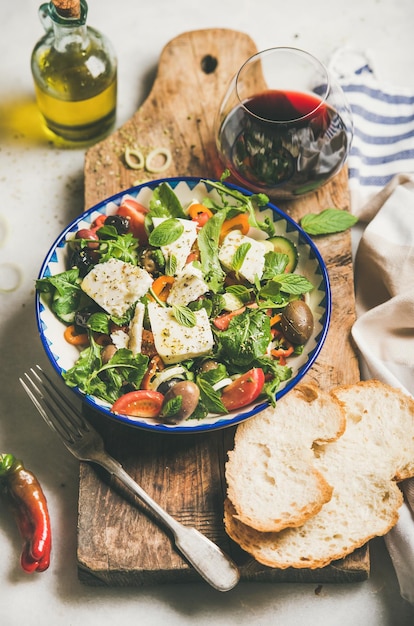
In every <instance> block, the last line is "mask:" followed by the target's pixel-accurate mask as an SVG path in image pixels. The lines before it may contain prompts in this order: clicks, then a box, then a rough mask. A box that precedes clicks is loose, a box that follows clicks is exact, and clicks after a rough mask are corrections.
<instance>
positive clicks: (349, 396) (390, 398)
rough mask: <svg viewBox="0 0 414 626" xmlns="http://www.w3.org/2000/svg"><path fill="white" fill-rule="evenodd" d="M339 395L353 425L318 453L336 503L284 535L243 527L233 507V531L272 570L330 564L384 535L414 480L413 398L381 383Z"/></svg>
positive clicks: (229, 524)
mask: <svg viewBox="0 0 414 626" xmlns="http://www.w3.org/2000/svg"><path fill="white" fill-rule="evenodd" d="M332 395H333V396H334V397H336V398H337V399H338V400H340V402H341V403H342V404H343V405H344V406H345V411H346V415H347V427H346V430H345V432H344V434H343V435H342V436H341V437H339V438H338V439H337V440H336V441H333V442H332V443H329V444H327V445H325V446H323V447H321V448H319V449H318V450H315V454H316V459H315V466H316V468H317V470H318V471H319V472H320V473H321V474H323V475H324V477H325V479H326V481H327V482H328V483H329V484H330V485H331V486H332V487H333V493H332V498H331V499H330V500H329V502H327V503H326V504H324V506H323V507H322V508H321V509H320V511H319V512H318V513H316V514H315V515H314V516H313V517H311V518H309V519H308V520H307V521H306V522H305V523H304V524H303V525H301V526H300V527H297V528H286V529H285V530H282V531H281V532H259V531H257V530H256V529H254V528H252V527H250V526H249V525H246V524H244V523H242V522H241V521H240V520H239V519H238V515H237V509H235V508H234V507H233V504H232V503H231V502H230V501H229V500H228V501H227V502H226V506H225V527H226V530H227V532H228V534H229V535H230V536H231V537H232V538H233V539H234V540H235V541H236V542H237V543H239V544H240V546H241V547H242V548H243V549H244V550H246V551H247V552H249V553H250V554H251V555H252V556H253V557H254V558H255V559H256V560H257V561H259V562H261V563H263V564H265V565H268V566H270V567H278V568H281V569H285V568H287V567H295V568H310V569H314V568H318V567H323V566H325V565H328V564H329V563H330V562H332V561H333V560H336V559H340V558H343V557H345V556H346V555H348V554H350V553H351V552H353V551H354V550H355V549H356V548H358V547H360V546H362V545H364V544H365V543H366V542H367V541H368V540H369V539H371V538H373V537H375V536H380V535H384V534H385V533H387V532H388V531H389V530H390V529H391V528H392V526H394V524H395V523H396V522H397V520H398V509H399V507H400V506H401V504H402V500H403V498H402V494H401V491H400V489H399V488H398V485H397V481H399V480H402V479H404V478H409V477H412V476H414V400H413V399H412V398H411V397H409V396H406V395H405V394H403V393H402V392H400V391H399V390H397V389H394V388H392V387H389V386H388V385H384V384H382V383H380V382H379V381H367V382H361V383H357V384H355V385H349V386H344V387H339V388H337V389H336V390H335V391H334V392H332ZM280 488H281V489H282V490H283V489H284V485H280ZM274 497H275V498H276V499H277V498H278V494H277V493H276V492H275V496H274Z"/></svg>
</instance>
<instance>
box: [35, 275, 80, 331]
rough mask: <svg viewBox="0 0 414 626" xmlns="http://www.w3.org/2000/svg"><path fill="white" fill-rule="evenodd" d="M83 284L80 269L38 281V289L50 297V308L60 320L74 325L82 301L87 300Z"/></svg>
mask: <svg viewBox="0 0 414 626" xmlns="http://www.w3.org/2000/svg"><path fill="white" fill-rule="evenodd" d="M81 282H82V280H81V278H80V277H79V269H78V268H73V269H70V270H67V271H66V272H61V273H60V274H56V275H55V276H48V277H46V278H40V279H38V280H37V281H36V289H37V290H38V291H39V292H41V293H44V294H47V295H48V296H50V298H51V303H50V307H51V309H52V311H53V313H54V314H55V315H56V316H57V317H58V318H59V319H60V320H62V321H63V322H65V323H66V324H72V323H73V322H74V320H75V313H76V311H77V310H78V309H79V308H81V301H82V299H83V298H86V296H85V295H84V293H83V291H82V289H81V287H80V284H81ZM88 300H89V299H88Z"/></svg>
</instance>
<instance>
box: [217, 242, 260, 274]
mask: <svg viewBox="0 0 414 626" xmlns="http://www.w3.org/2000/svg"><path fill="white" fill-rule="evenodd" d="M243 243H249V244H250V249H249V250H248V252H247V254H246V256H245V258H244V260H243V263H242V266H241V268H240V269H239V271H238V274H239V276H241V277H242V278H245V279H246V280H248V281H249V282H250V283H254V280H255V276H257V277H258V278H259V279H260V278H261V277H262V274H263V269H264V264H265V254H266V252H267V249H266V246H265V244H264V243H263V242H262V241H257V240H256V239H252V238H251V237H247V236H246V235H243V234H242V233H241V232H240V231H239V230H233V231H231V232H230V233H229V234H228V235H226V237H225V238H224V240H223V243H222V245H221V248H220V250H219V260H220V263H221V264H222V266H223V267H224V269H225V270H227V271H231V270H232V269H233V268H232V261H233V257H234V255H235V253H236V250H237V249H238V248H239V247H240V246H241V245H242V244H243Z"/></svg>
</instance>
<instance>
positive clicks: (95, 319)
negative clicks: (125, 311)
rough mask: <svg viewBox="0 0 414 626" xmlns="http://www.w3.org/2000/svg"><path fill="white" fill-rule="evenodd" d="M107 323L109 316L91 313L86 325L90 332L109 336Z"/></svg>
mask: <svg viewBox="0 0 414 626" xmlns="http://www.w3.org/2000/svg"><path fill="white" fill-rule="evenodd" d="M109 322H110V316H109V315H108V314H107V313H92V315H91V316H90V317H89V318H88V320H87V322H86V325H87V327H88V328H89V329H90V330H92V331H94V332H96V333H103V334H104V335H109Z"/></svg>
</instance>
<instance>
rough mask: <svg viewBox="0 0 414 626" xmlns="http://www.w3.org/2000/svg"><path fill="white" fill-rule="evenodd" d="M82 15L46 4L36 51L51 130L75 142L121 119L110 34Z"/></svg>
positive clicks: (41, 102) (37, 79)
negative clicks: (63, 13) (64, 12)
mask: <svg viewBox="0 0 414 626" xmlns="http://www.w3.org/2000/svg"><path fill="white" fill-rule="evenodd" d="M80 7H81V15H80V18H77V19H72V18H67V17H62V16H61V15H59V13H58V12H57V10H56V8H55V6H54V4H53V3H52V2H50V3H49V4H47V5H42V7H41V8H40V11H42V13H41V18H42V21H43V22H44V25H45V28H46V35H45V36H44V37H43V38H42V39H41V40H40V41H39V42H38V43H37V45H36V46H35V48H34V50H33V53H32V62H31V66H32V74H33V79H34V83H35V93H36V99H37V104H38V107H39V110H40V112H41V113H42V115H43V117H44V120H45V123H46V125H47V127H48V128H49V130H51V131H52V132H53V133H55V134H56V135H58V136H59V137H61V138H63V139H65V140H68V141H71V142H88V141H91V140H94V139H97V138H99V137H101V136H103V135H105V134H107V133H108V132H109V130H110V129H111V128H112V126H113V125H114V123H115V116H116V99H117V68H116V58H115V55H114V54H113V51H112V49H111V46H110V44H109V42H108V41H107V40H106V38H105V37H104V36H103V35H102V34H101V33H99V32H98V31H96V30H95V29H92V28H90V27H88V26H86V12H87V5H86V2H85V1H84V0H81V1H80Z"/></svg>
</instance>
